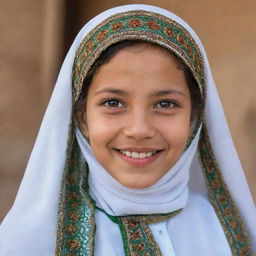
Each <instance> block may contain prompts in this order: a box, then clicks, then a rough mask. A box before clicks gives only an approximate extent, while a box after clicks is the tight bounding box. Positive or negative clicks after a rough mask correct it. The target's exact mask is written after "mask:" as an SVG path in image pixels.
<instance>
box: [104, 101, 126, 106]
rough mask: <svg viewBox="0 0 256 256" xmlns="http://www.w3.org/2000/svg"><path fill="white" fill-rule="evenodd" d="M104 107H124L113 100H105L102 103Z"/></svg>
mask: <svg viewBox="0 0 256 256" xmlns="http://www.w3.org/2000/svg"><path fill="white" fill-rule="evenodd" d="M104 105H105V106H107V107H108V108H122V107H124V105H123V104H122V103H121V102H120V101H119V100H115V99H111V100H106V101H104Z"/></svg>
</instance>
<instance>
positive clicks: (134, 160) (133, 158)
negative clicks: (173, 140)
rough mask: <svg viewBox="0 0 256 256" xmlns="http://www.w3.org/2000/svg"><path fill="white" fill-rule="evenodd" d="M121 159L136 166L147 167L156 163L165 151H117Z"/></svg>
mask: <svg viewBox="0 0 256 256" xmlns="http://www.w3.org/2000/svg"><path fill="white" fill-rule="evenodd" d="M116 151H117V152H118V154H119V156H120V157H121V159H123V160H124V161H125V162H127V163H129V164H131V165H135V166H140V167H143V166H146V165H148V164H150V163H152V162H153V161H155V160H156V159H157V158H158V156H159V154H160V153H161V152H162V151H163V150H162V149H161V150H153V149H116Z"/></svg>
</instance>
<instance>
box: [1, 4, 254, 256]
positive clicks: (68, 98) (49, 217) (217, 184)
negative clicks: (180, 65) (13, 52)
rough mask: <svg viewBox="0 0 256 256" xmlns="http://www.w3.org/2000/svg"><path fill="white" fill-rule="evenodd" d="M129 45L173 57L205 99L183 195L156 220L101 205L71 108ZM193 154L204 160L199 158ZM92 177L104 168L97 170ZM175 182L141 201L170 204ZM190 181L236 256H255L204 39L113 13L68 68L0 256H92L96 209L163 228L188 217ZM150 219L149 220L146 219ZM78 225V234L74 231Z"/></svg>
mask: <svg viewBox="0 0 256 256" xmlns="http://www.w3.org/2000/svg"><path fill="white" fill-rule="evenodd" d="M125 39H139V40H145V41H149V42H152V43H156V44H159V45H160V46H163V47H165V48H167V49H169V50H170V51H172V52H173V53H174V54H176V55H177V56H179V57H180V58H181V59H182V60H183V62H184V63H186V65H187V66H188V67H189V68H190V70H191V72H192V73H193V75H194V77H195V79H196V81H197V83H198V86H199V88H200V90H201V95H206V96H207V97H206V101H205V113H204V120H203V124H202V127H201V128H200V127H197V128H196V129H195V130H196V131H197V132H196V133H195V138H192V141H191V143H190V144H189V147H188V149H187V150H186V151H185V152H184V154H183V156H182V157H181V159H180V160H179V161H178V162H177V164H176V165H175V166H174V169H176V170H178V169H180V168H179V165H182V164H183V163H184V162H185V165H187V164H188V163H190V162H191V161H192V164H191V165H190V164H189V167H187V168H185V169H186V171H185V174H186V175H185V176H184V180H182V182H181V183H182V185H181V186H178V188H179V189H180V190H179V193H177V197H176V198H177V202H175V198H171V199H169V200H166V201H165V203H166V204H168V203H170V202H171V203H170V204H171V206H170V205H169V204H168V207H167V208H165V206H163V209H161V210H160V212H156V211H153V212H147V211H148V209H146V208H145V212H143V211H142V212H129V209H133V207H130V208H129V209H128V210H127V209H123V208H122V207H124V204H123V202H124V201H122V200H125V202H126V203H128V201H129V200H130V201H133V198H127V197H124V198H121V201H120V203H117V205H116V206H115V207H116V208H115V209H112V208H111V209H110V208H108V206H107V205H109V204H108V202H107V201H106V197H105V198H104V197H100V198H97V192H94V189H95V190H96V191H98V189H99V188H98V187H97V182H96V184H95V182H94V181H95V180H97V177H93V175H91V174H89V178H88V169H91V168H92V167H91V166H93V164H95V161H94V160H92V161H90V160H89V158H90V156H92V159H93V154H91V152H90V148H89V147H88V146H86V141H85V140H84V139H83V136H81V134H79V131H78V130H77V129H76V125H75V120H74V116H73V104H74V102H75V101H76V100H77V98H78V97H79V94H80V92H81V87H82V84H83V79H84V78H85V76H86V74H87V72H88V70H89V69H90V67H91V65H92V64H93V63H94V61H95V60H96V59H97V58H98V57H99V56H100V54H101V53H102V52H103V51H104V50H105V49H106V48H107V47H108V46H110V45H111V44H113V43H115V42H119V41H122V40H125ZM204 97H205V96H204ZM198 140H199V142H198V147H197V141H198ZM196 147H197V148H198V154H195V153H194V151H195V149H194V148H196ZM86 151H87V153H86ZM187 152H188V153H187ZM186 153H187V154H188V155H189V156H186ZM186 157H188V159H189V160H188V161H185V160H184V158H186ZM85 158H86V160H87V159H88V160H87V161H88V162H86V161H85ZM90 165H91V166H90ZM88 166H89V168H88ZM95 168H99V169H100V168H101V166H100V165H97V164H96V165H95ZM181 169H182V170H185V169H183V168H181ZM188 169H190V172H188V171H187V170H188ZM92 173H93V174H94V172H92ZM95 173H96V172H95ZM102 173H104V175H103V176H105V178H106V180H107V181H109V180H111V177H109V176H108V177H107V173H106V172H104V170H102ZM177 173H179V172H178V171H177ZM105 174H106V175H105ZM172 175H173V174H172V170H171V171H170V172H168V173H167V174H166V175H164V177H163V178H162V179H160V180H159V181H158V182H157V183H156V184H155V185H153V186H152V187H150V188H148V190H147V189H146V192H145V191H144V192H145V193H149V192H150V190H152V191H154V189H156V190H157V191H158V192H159V189H158V186H159V184H160V185H161V186H160V187H161V188H162V187H164V188H165V189H166V190H165V189H164V190H163V196H164V197H166V193H168V192H169V189H172V188H168V187H165V186H164V185H165V184H166V183H168V182H170V183H172V182H174V180H175V179H174V178H173V176H172ZM179 178H180V177H178V178H177V179H179ZM186 179H187V180H186ZM88 180H89V181H88ZM188 180H189V184H190V185H189V186H190V187H192V188H193V189H195V190H197V191H199V192H201V193H205V194H208V195H209V198H210V200H211V203H212V205H213V207H214V209H215V212H216V214H217V216H218V218H219V220H220V223H221V225H222V227H223V230H224V232H225V234H226V237H227V240H228V241H229V245H230V247H231V249H232V252H233V253H234V255H235V254H236V255H251V254H250V250H251V249H250V243H251V244H252V248H253V250H254V251H256V222H255V219H256V211H255V206H254V203H253V200H252V197H251V194H250V191H249V188H248V185H247V182H246V179H245V176H244V173H243V170H242V167H241V164H240V161H239V159H238V156H237V154H236V151H235V148H234V145H233V142H232V139H231V136H230V132H229V130H228V126H227V122H226V120H225V116H224V112H223V109H222V106H221V103H220V100H219V96H218V94H217V91H216V87H215V84H214V81H213V79H212V75H211V70H210V67H209V63H208V60H207V56H206V53H205V50H204V48H203V46H202V44H201V42H200V40H199V38H198V37H197V35H196V34H195V32H194V31H193V30H192V29H191V28H190V27H189V25H188V24H186V23H185V22H184V21H183V20H182V19H180V18H179V17H177V16H176V15H174V14H173V13H171V12H169V11H167V10H164V9H161V8H158V7H154V6H149V5H127V6H120V7H116V8H113V9H110V10H107V11H105V12H103V13H101V14H99V15H98V16H96V17H95V18H94V19H92V20H91V21H89V22H88V23H87V24H86V25H85V26H84V27H83V28H82V30H81V31H80V32H79V34H78V35H77V37H76V39H75V41H74V43H73V44H72V46H71V48H70V50H69V52H68V54H67V56H66V58H65V60H64V63H63V65H62V68H61V70H60V73H59V76H58V79H57V82H56V86H55V89H54V91H53V95H52V98H51V100H50V103H49V105H48V108H47V111H46V113H45V116H44V119H43V121H42V124H41V128H40V131H39V134H38V137H37V140H36V143H35V146H34V148H33V151H32V154H31V156H30V159H29V162H28V165H27V169H26V171H25V175H24V178H23V180H22V183H21V186H20V189H19V191H18V194H17V197H16V200H15V202H14V205H13V207H12V209H11V210H10V212H9V213H8V215H7V216H6V218H5V219H4V221H3V222H2V224H1V226H0V255H3V256H7V255H8V256H12V255H15V256H19V255H21V256H24V255H26V256H30V255H53V254H54V251H55V248H56V255H68V253H70V255H72V252H73V253H74V252H75V253H76V254H75V255H93V237H94V233H95V220H94V213H95V209H98V208H100V207H101V208H103V209H101V210H104V211H105V212H106V214H108V215H109V217H110V218H111V217H113V218H114V217H115V216H116V215H119V214H122V213H126V214H128V220H129V215H130V214H139V215H138V216H137V217H138V218H142V219H143V220H144V219H145V220H148V219H149V221H148V223H150V220H151V223H154V221H156V220H155V219H157V220H158V221H161V219H163V220H165V219H166V216H167V217H170V216H171V215H172V213H175V214H179V213H178V212H177V210H179V209H180V208H183V207H185V205H186V202H187V193H188V187H187V182H188ZM88 182H89V183H88ZM110 182H111V184H113V183H116V181H113V180H111V181H110ZM181 183H180V182H178V184H179V185H180V184H181ZM89 187H90V188H89ZM103 189H107V187H106V188H103ZM116 189H117V190H119V192H120V191H122V193H121V197H122V196H123V195H128V196H129V197H130V196H131V194H132V193H135V194H136V198H139V197H137V195H138V193H141V194H143V193H144V192H143V191H142V192H139V191H131V190H129V189H124V188H123V187H122V186H120V184H117V183H116V188H114V189H113V191H115V190H116ZM113 191H112V192H113ZM152 191H151V192H152ZM112 192H111V191H110V194H111V193H112ZM137 192H138V193H137ZM175 192H177V191H176V190H175ZM98 195H102V193H98ZM110 196H111V195H110ZM112 196H113V195H112ZM161 196H162V195H161V193H160V195H159V197H160V198H161ZM95 200H96V203H95ZM173 202H175V203H173ZM131 203H134V202H131ZM135 203H141V202H135ZM149 203H151V202H149ZM95 204H96V206H95ZM119 206H121V208H122V209H121V208H119ZM169 206H170V207H169ZM97 207H98V208H97ZM172 207H173V208H172ZM142 208H143V207H142ZM142 208H141V209H142ZM164 208H165V209H167V210H165V209H164ZM120 209H121V210H120ZM159 209H160V208H159ZM169 211H171V212H169ZM147 213H149V214H150V215H148V216H146V217H145V216H143V215H140V214H147ZM151 214H153V215H151ZM155 214H157V215H155ZM168 214H170V215H168ZM121 219H122V218H121ZM57 220H58V221H57ZM119 220H120V219H119ZM125 221H126V222H127V219H124V222H125ZM76 222H79V223H80V224H79V226H76V225H72V224H74V223H76ZM76 229H79V230H76ZM247 232H248V236H249V238H248V237H247ZM56 233H57V239H56ZM74 234H76V235H74ZM73 255H74V254H73Z"/></svg>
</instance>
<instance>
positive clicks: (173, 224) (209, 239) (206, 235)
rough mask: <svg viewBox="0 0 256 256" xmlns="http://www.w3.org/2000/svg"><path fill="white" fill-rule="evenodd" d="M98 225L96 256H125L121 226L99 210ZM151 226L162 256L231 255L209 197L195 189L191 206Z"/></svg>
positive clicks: (190, 193) (189, 201)
mask: <svg viewBox="0 0 256 256" xmlns="http://www.w3.org/2000/svg"><path fill="white" fill-rule="evenodd" d="M96 223H97V229H96V240H95V256H102V255H106V254H107V255H118V256H123V255H124V249H123V243H122V238H121V235H120V230H119V227H118V225H117V224H116V223H114V222H112V221H111V220H110V219H109V218H108V217H107V216H106V215H105V214H104V213H103V212H101V211H96ZM149 227H150V229H151V231H152V234H153V236H154V238H155V241H156V242H157V243H158V245H159V247H160V250H161V253H162V255H163V256H187V255H191V256H215V255H218V256H231V255H232V254H231V251H230V249H229V246H228V243H227V240H226V237H225V234H224V232H223V230H222V228H221V226H220V223H219V220H218V218H217V216H216V214H215V212H214V210H213V207H212V206H211V204H210V203H209V200H208V198H207V197H206V196H205V195H202V194H200V193H198V192H195V191H193V190H190V191H189V198H188V204H187V205H186V207H185V208H184V209H183V210H182V212H181V213H180V214H178V215H176V216H175V217H173V218H171V219H170V220H168V221H164V222H159V223H154V224H150V225H149ZM113 244H114V246H113ZM212 245H215V246H212ZM106 252H107V253H106Z"/></svg>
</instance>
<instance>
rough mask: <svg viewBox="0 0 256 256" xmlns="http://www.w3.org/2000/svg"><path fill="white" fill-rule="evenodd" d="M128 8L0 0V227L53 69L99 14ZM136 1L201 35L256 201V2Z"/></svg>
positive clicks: (118, 1)
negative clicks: (166, 13)
mask: <svg viewBox="0 0 256 256" xmlns="http://www.w3.org/2000/svg"><path fill="white" fill-rule="evenodd" d="M133 3H138V1H132V0H130V1H129V0H126V1H125V0H93V1H86V0H83V1H82V0H73V1H71V0H69V1H68V0H37V1H34V0H23V1H4V0H0V88H1V93H0V222H1V220H2V218H3V217H4V215H5V214H6V213H7V211H8V210H9V208H10V207H11V206H12V204H13V201H14V199H15V195H16V193H17V190H18V187H19V184H20V181H21V179H22V176H23V174H24V170H25V167H26V163H27V161H28V158H29V155H30V152H31V150H32V147H33V143H34V141H35V138H36V135H37V132H38V129H39V126H40V122H41V120H42V117H43V114H44V111H45V109H46V106H47V104H48V101H49V98H50V95H51V92H52V89H53V87H54V83H55V80H56V77H57V74H58V70H59V68H60V65H61V63H62V61H63V59H64V56H65V54H66V52H67V50H68V48H69V47H70V45H71V43H72V41H73V39H74V37H75V35H76V34H77V32H78V31H79V29H80V28H81V27H82V26H83V25H84V24H85V23H86V22H87V21H88V20H89V19H91V18H92V17H93V16H95V15H96V14H98V13H99V12H101V11H103V10H105V9H108V8H111V7H114V6H117V5H123V4H133ZM139 3H145V4H153V5H157V6H159V7H163V8H166V9H168V10H170V11H172V12H174V13H175V14H177V15H178V16H181V18H183V19H184V20H185V21H187V22H188V23H189V24H190V25H191V26H192V27H193V28H194V29H195V31H196V32H197V34H198V35H199V37H200V38H201V40H202V42H203V44H204V46H205V48H206V52H207V53H208V57H209V60H210V64H211V67H212V72H213V76H214V79H215V82H216V84H217V87H218V91H219V94H220V97H221V100H222V103H223V107H224V110H225V113H226V117H227V120H228V123H229V126H230V129H231V132H232V136H233V139H234V143H235V145H236V148H237V151H238V154H239V157H240V159H241V162H242V165H243V167H244V170H245V172H246V176H247V178H248V182H249V185H250V188H251V191H252V193H253V196H254V199H256V168H255V167H256V1H255V0H246V1H244V0H222V1H219V0H209V1H205V0H189V1H188V0H187V1H185V0H184V1H180V0H155V1H153V0H152V1H151V0H148V1H143V0H140V1H139ZM42 164H44V163H42ZM237 189H239V187H238V188H237Z"/></svg>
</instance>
